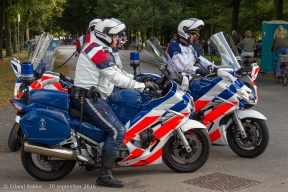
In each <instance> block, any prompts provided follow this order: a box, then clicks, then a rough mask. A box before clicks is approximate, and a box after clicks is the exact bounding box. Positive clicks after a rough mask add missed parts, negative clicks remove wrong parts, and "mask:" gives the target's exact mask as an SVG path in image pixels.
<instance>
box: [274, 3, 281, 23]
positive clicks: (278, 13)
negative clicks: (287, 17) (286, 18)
mask: <svg viewBox="0 0 288 192" xmlns="http://www.w3.org/2000/svg"><path fill="white" fill-rule="evenodd" d="M274 19H275V20H283V0H274Z"/></svg>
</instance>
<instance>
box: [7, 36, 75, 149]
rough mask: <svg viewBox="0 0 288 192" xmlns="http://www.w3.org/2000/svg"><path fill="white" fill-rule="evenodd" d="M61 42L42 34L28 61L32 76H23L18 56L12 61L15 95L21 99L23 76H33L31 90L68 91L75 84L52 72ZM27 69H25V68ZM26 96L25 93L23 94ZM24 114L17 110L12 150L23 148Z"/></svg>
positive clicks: (12, 131) (11, 143) (12, 134)
mask: <svg viewBox="0 0 288 192" xmlns="http://www.w3.org/2000/svg"><path fill="white" fill-rule="evenodd" d="M60 44H61V41H60V40H54V39H53V36H52V35H49V34H46V33H43V34H41V36H40V38H39V41H38V43H37V46H36V48H35V51H34V54H33V55H31V57H30V58H29V60H28V62H27V63H24V65H23V66H25V65H27V64H28V63H31V64H32V66H33V69H31V70H32V71H33V75H30V77H21V67H22V66H21V63H20V61H19V60H17V59H16V58H13V59H12V60H11V62H10V64H11V67H12V69H13V71H14V73H15V76H16V81H15V87H14V97H15V98H17V99H20V98H21V97H22V96H23V94H24V93H25V91H24V84H23V82H22V78H31V79H34V81H33V82H32V83H31V84H30V85H29V91H31V90H36V89H52V90H59V91H64V92H68V88H69V87H71V86H72V85H73V80H72V79H70V78H68V77H66V76H64V75H62V74H61V73H55V72H51V71H52V69H53V64H54V59H55V57H54V53H55V51H56V50H57V48H58V46H59V45H60ZM23 70H25V69H23ZM23 97H25V95H24V96H23ZM22 115H23V114H22V113H19V112H17V113H16V118H15V123H14V125H13V127H12V129H11V131H10V135H9V139H8V147H9V149H10V150H11V151H13V152H15V151H18V150H20V149H21V145H22V143H23V138H24V133H23V131H22V129H21V126H20V124H19V119H20V118H21V116H22Z"/></svg>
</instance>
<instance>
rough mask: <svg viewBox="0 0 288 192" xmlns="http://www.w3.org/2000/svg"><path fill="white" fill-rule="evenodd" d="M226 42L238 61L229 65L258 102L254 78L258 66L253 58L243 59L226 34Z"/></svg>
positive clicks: (258, 68)
mask: <svg viewBox="0 0 288 192" xmlns="http://www.w3.org/2000/svg"><path fill="white" fill-rule="evenodd" d="M227 40H228V44H229V45H230V48H231V49H232V51H233V53H234V55H235V58H236V60H237V61H238V63H232V64H230V66H231V67H232V68H233V69H234V70H235V71H237V70H238V71H237V77H238V78H239V79H240V80H241V81H242V82H243V83H244V84H245V85H246V86H247V87H249V88H250V89H251V90H252V91H253V92H254V93H255V94H256V102H258V97H259V94H258V89H257V85H256V83H255V80H256V78H257V76H258V73H259V70H260V66H259V65H258V63H257V61H256V60H254V59H253V58H250V57H246V58H245V59H244V60H242V58H241V57H240V54H239V52H238V49H237V48H236V46H235V44H234V41H233V40H232V37H231V36H230V35H228V34H227Z"/></svg>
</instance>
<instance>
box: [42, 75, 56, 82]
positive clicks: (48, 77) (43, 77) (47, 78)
mask: <svg viewBox="0 0 288 192" xmlns="http://www.w3.org/2000/svg"><path fill="white" fill-rule="evenodd" d="M53 78H54V77H51V76H45V75H43V76H42V81H46V80H49V79H53Z"/></svg>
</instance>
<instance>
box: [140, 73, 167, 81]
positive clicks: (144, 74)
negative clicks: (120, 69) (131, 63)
mask: <svg viewBox="0 0 288 192" xmlns="http://www.w3.org/2000/svg"><path fill="white" fill-rule="evenodd" d="M137 77H151V78H154V79H156V80H159V79H160V78H161V77H160V75H157V74H152V73H140V74H138V75H137Z"/></svg>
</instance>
